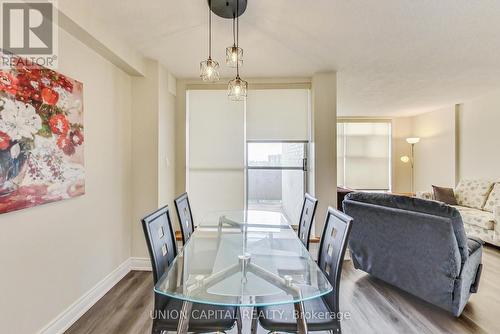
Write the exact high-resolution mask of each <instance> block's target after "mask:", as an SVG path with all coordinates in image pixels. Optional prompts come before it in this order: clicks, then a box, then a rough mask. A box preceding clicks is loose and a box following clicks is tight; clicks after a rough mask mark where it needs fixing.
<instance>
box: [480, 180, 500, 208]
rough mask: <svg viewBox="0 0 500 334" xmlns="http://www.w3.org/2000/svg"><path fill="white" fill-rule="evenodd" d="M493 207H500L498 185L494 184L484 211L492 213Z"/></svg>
mask: <svg viewBox="0 0 500 334" xmlns="http://www.w3.org/2000/svg"><path fill="white" fill-rule="evenodd" d="M495 207H500V183H495V185H494V186H493V190H492V191H491V192H490V195H489V196H488V199H487V200H486V204H485V205H484V210H485V211H489V212H493V210H494V209H495Z"/></svg>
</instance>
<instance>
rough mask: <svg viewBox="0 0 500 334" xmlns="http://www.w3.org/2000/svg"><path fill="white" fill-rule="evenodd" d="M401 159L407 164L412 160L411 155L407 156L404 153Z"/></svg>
mask: <svg viewBox="0 0 500 334" xmlns="http://www.w3.org/2000/svg"><path fill="white" fill-rule="evenodd" d="M400 159H401V161H402V162H403V163H405V164H407V163H408V162H410V157H409V156H407V155H403V156H402V157H401V158H400Z"/></svg>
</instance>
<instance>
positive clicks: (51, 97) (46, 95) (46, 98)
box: [42, 88, 59, 106]
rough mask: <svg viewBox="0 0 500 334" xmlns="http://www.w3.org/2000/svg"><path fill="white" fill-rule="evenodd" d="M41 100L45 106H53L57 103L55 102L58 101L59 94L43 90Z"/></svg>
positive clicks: (48, 89)
mask: <svg viewBox="0 0 500 334" xmlns="http://www.w3.org/2000/svg"><path fill="white" fill-rule="evenodd" d="M42 99H43V102H45V103H46V104H48V105H51V106H53V105H55V104H56V103H57V100H59V94H58V93H57V92H56V91H54V90H52V89H50V88H43V89H42Z"/></svg>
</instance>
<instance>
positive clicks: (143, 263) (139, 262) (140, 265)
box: [130, 257, 152, 271]
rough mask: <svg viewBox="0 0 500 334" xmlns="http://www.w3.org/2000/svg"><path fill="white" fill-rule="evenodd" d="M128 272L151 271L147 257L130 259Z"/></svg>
mask: <svg viewBox="0 0 500 334" xmlns="http://www.w3.org/2000/svg"><path fill="white" fill-rule="evenodd" d="M130 270H137V271H151V270H152V269H151V260H150V259H149V258H147V257H131V258H130Z"/></svg>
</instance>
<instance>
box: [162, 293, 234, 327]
mask: <svg viewBox="0 0 500 334" xmlns="http://www.w3.org/2000/svg"><path fill="white" fill-rule="evenodd" d="M157 297H158V298H159V299H160V300H159V301H158V305H160V306H159V309H160V310H162V311H165V316H162V315H161V314H157V315H156V316H157V317H158V319H156V320H155V324H154V325H155V327H156V328H158V329H161V330H166V331H176V330H177V325H178V324H179V314H180V312H181V309H182V303H183V301H182V300H179V299H175V298H168V297H164V296H157ZM169 315H170V316H169ZM235 321H236V307H233V306H231V307H230V306H227V307H226V306H214V305H208V304H199V303H193V308H192V310H191V318H190V319H189V329H188V331H189V332H214V331H226V330H230V329H231V328H233V326H234V324H235Z"/></svg>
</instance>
